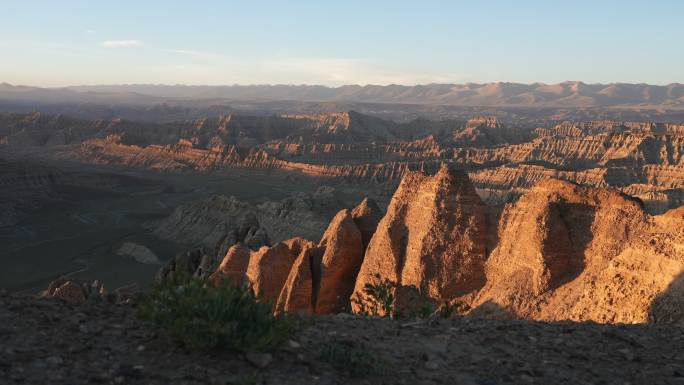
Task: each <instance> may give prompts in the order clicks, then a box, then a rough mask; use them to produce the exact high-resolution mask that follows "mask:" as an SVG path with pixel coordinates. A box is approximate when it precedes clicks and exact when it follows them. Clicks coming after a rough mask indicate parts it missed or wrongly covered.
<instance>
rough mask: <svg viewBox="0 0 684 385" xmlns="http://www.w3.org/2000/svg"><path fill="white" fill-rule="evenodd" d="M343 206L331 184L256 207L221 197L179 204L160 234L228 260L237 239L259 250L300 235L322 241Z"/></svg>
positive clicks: (160, 229) (160, 230)
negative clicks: (227, 254)
mask: <svg viewBox="0 0 684 385" xmlns="http://www.w3.org/2000/svg"><path fill="white" fill-rule="evenodd" d="M340 205H341V203H340V202H339V201H338V199H337V198H336V196H335V190H334V189H332V188H329V187H326V186H321V187H320V188H319V189H318V190H317V191H315V192H313V193H294V194H292V195H291V196H289V197H287V198H285V199H282V200H280V201H266V202H263V203H260V204H256V205H255V204H251V203H247V202H244V201H241V200H239V199H237V198H235V197H233V196H231V197H226V196H221V195H217V196H213V197H210V198H208V199H203V200H199V201H195V202H191V203H188V204H185V205H181V206H179V207H178V208H177V209H176V210H174V212H173V213H172V214H171V215H170V216H169V217H167V218H166V219H164V220H163V221H162V222H161V223H160V224H159V226H158V227H157V228H156V229H155V234H156V235H158V236H159V237H160V238H162V239H170V240H174V241H175V242H179V243H184V244H188V245H191V246H194V245H201V246H203V247H204V248H206V249H207V250H208V252H210V253H213V254H214V255H216V256H217V257H218V258H222V257H223V256H224V255H225V254H226V252H227V251H228V249H229V248H230V247H231V246H232V245H234V244H237V243H241V244H243V245H245V246H247V247H249V248H251V249H258V248H260V247H261V246H265V245H270V244H272V243H276V242H280V241H283V240H285V239H288V238H292V237H294V236H302V237H304V238H312V239H317V238H318V237H320V235H321V234H322V232H323V229H325V226H326V225H327V223H328V221H329V219H330V217H332V215H333V214H334V213H335V211H336V208H337V207H339V206H340Z"/></svg>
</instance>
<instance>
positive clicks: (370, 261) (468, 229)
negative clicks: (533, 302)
mask: <svg viewBox="0 0 684 385" xmlns="http://www.w3.org/2000/svg"><path fill="white" fill-rule="evenodd" d="M486 237H487V219H486V210H485V205H484V203H483V202H482V201H481V200H480V198H479V196H478V195H477V193H476V192H475V189H474V188H473V186H472V184H471V183H470V181H469V180H468V176H467V175H466V174H465V173H463V172H461V171H455V170H450V169H449V168H448V167H447V166H446V165H445V166H443V167H442V168H440V170H439V171H438V172H437V174H435V175H434V176H427V175H425V174H422V173H410V174H408V175H407V176H406V177H404V179H403V180H402V182H401V184H400V185H399V188H398V189H397V191H396V192H395V194H394V196H393V197H392V201H391V202H390V205H389V207H388V208H387V214H386V215H385V216H384V218H383V219H382V220H381V221H380V223H379V224H378V229H377V231H376V232H375V235H374V236H373V238H372V239H371V241H370V244H369V245H368V249H367V250H366V255H365V258H364V261H363V265H362V266H361V270H360V272H359V276H358V278H357V281H356V285H355V289H354V296H355V297H356V298H355V299H356V301H357V302H360V303H363V302H366V301H367V300H368V299H367V298H366V294H365V293H364V287H365V286H366V285H367V284H378V283H381V282H383V281H385V280H388V281H390V282H392V283H393V284H396V285H399V286H413V287H415V288H417V289H418V290H420V291H422V292H423V293H425V294H426V295H428V296H430V297H432V298H434V299H438V300H447V299H451V298H454V297H456V296H459V295H464V294H466V293H469V292H472V291H474V290H477V289H479V288H480V287H481V286H482V285H484V262H485V259H486V251H487V250H486ZM401 295H402V294H401V293H400V292H398V293H397V294H396V300H397V301H399V302H401V301H403V300H405V299H403V298H401ZM360 303H357V304H355V305H354V308H355V310H359V307H360V306H361V305H360Z"/></svg>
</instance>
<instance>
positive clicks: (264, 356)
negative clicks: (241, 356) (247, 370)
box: [245, 353, 273, 368]
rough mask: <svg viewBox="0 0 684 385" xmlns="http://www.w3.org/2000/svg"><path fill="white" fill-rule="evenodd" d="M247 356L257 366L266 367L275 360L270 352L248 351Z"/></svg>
mask: <svg viewBox="0 0 684 385" xmlns="http://www.w3.org/2000/svg"><path fill="white" fill-rule="evenodd" d="M245 358H246V359H247V361H249V363H250V364H252V365H254V366H256V367H257V368H265V367H267V366H268V364H270V363H271V361H273V356H272V355H271V354H270V353H247V354H245Z"/></svg>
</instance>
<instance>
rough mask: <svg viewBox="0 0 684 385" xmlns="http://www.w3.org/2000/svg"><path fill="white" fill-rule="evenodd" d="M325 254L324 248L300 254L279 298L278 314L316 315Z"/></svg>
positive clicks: (313, 248)
mask: <svg viewBox="0 0 684 385" xmlns="http://www.w3.org/2000/svg"><path fill="white" fill-rule="evenodd" d="M323 253H325V248H323V247H307V248H305V249H303V250H302V252H301V253H299V256H298V257H297V260H295V262H294V264H293V265H292V269H291V270H290V273H289V275H288V277H287V280H286V281H285V285H284V286H283V289H282V290H281V291H280V295H279V296H278V302H277V303H276V307H275V311H276V312H277V313H305V314H313V313H315V305H316V298H317V295H316V294H315V293H316V289H317V287H318V286H319V284H320V271H319V267H318V266H320V263H321V260H322V259H323Z"/></svg>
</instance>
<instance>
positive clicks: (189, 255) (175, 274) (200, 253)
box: [154, 248, 218, 283]
mask: <svg viewBox="0 0 684 385" xmlns="http://www.w3.org/2000/svg"><path fill="white" fill-rule="evenodd" d="M217 264H218V261H217V259H216V258H215V257H214V256H213V255H212V254H210V253H207V251H206V250H205V249H203V248H198V249H194V250H189V251H186V252H184V253H180V254H178V255H176V256H175V257H173V258H172V259H171V260H170V261H169V262H168V263H167V264H166V265H165V266H164V267H162V268H161V269H159V271H158V272H157V275H156V276H155V279H154V280H155V282H157V283H162V282H174V281H183V280H186V279H189V278H193V277H196V278H207V277H209V275H211V274H212V273H213V272H214V270H215V269H214V267H215V266H216V265H217Z"/></svg>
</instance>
